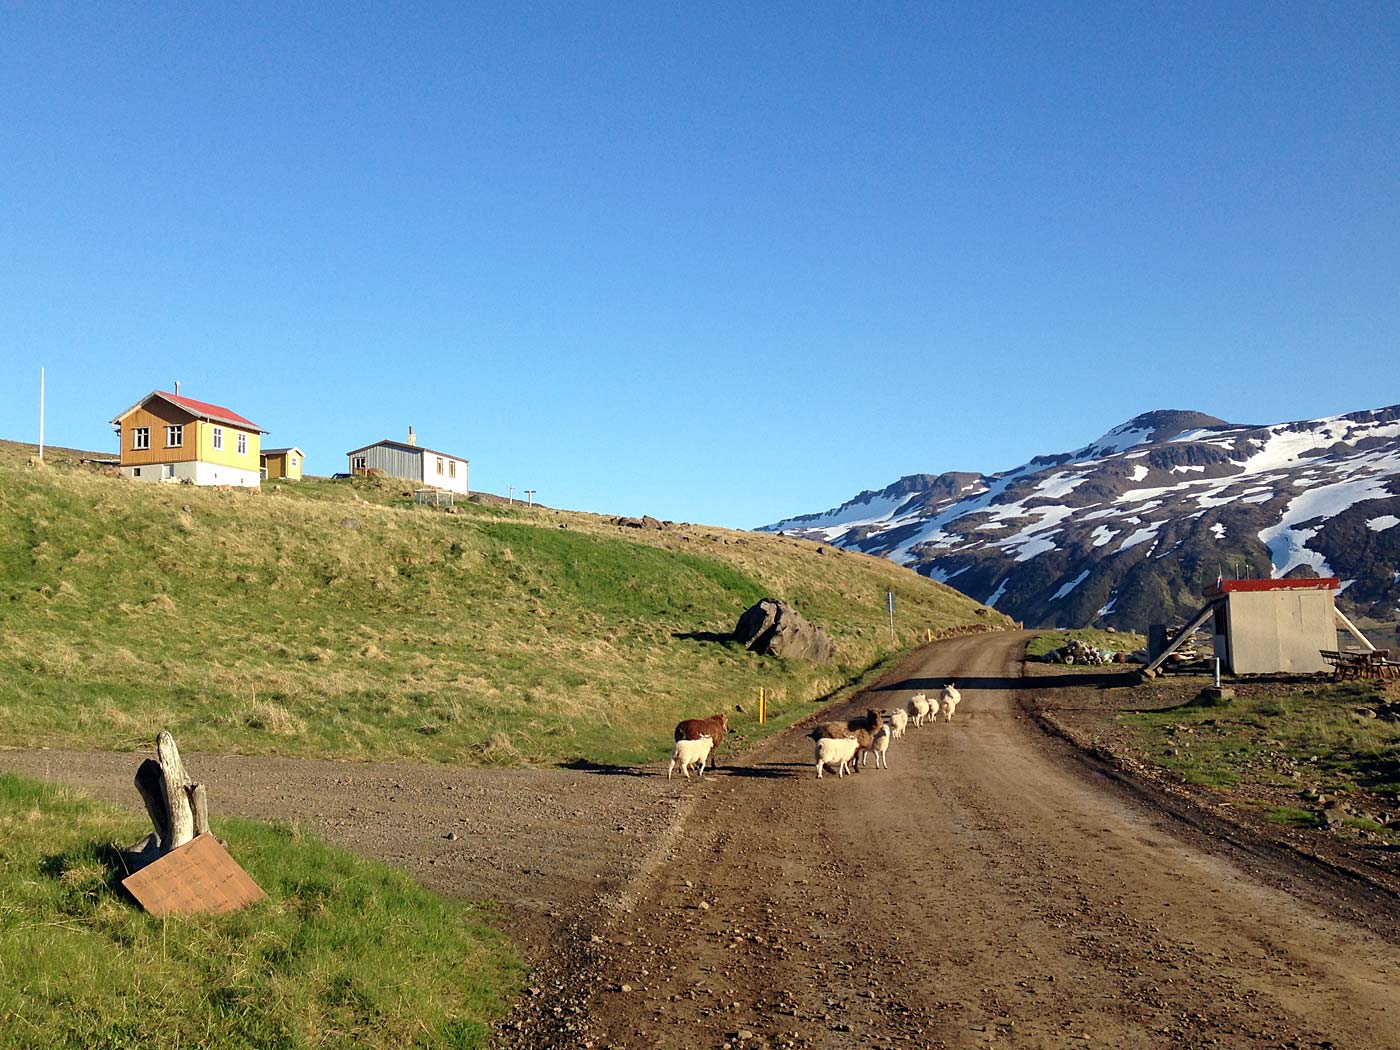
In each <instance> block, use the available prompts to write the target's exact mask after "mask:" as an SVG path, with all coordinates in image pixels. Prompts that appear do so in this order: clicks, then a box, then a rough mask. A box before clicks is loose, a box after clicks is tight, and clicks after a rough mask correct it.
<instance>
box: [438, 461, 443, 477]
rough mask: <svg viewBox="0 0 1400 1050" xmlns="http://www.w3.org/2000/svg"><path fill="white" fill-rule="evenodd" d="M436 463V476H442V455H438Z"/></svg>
mask: <svg viewBox="0 0 1400 1050" xmlns="http://www.w3.org/2000/svg"><path fill="white" fill-rule="evenodd" d="M437 464H438V476H439V477H441V476H442V457H441V456H438V461H437Z"/></svg>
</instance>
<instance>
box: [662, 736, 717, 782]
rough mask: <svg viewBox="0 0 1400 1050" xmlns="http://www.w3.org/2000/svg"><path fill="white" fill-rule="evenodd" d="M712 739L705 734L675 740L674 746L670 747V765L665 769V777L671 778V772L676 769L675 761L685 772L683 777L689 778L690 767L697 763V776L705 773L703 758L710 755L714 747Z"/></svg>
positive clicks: (702, 775)
mask: <svg viewBox="0 0 1400 1050" xmlns="http://www.w3.org/2000/svg"><path fill="white" fill-rule="evenodd" d="M714 743H715V742H714V741H713V740H711V739H710V738H709V737H707V736H701V737H696V738H695V739H694V740H677V741H676V746H675V747H673V748H671V765H670V766H669V767H667V769H666V779H667V780H670V779H671V774H672V773H674V772H675V771H676V763H677V762H679V763H680V766H681V772H682V773H684V774H685V779H686V780H689V779H690V767H691V766H692V765H696V764H698V765H699V766H700V773H699V776H701V777H704V775H705V759H707V758H709V757H710V751H711V749H712V748H713V747H714Z"/></svg>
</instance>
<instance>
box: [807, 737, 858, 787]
mask: <svg viewBox="0 0 1400 1050" xmlns="http://www.w3.org/2000/svg"><path fill="white" fill-rule="evenodd" d="M858 747H860V741H859V740H857V739H856V738H855V737H853V736H847V737H829V736H826V737H822V738H821V739H820V740H818V741H817V742H816V755H815V757H816V760H817V779H818V780H820V779H821V778H822V767H823V766H830V767H831V768H832V769H834V770H836V775H837V776H839V777H844V776H845V775H846V774H847V773H848V772H850V769H851V763H852V762H853V761H854V760H855V757H856V749H857V748H858Z"/></svg>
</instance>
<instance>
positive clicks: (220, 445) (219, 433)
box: [214, 427, 224, 452]
mask: <svg viewBox="0 0 1400 1050" xmlns="http://www.w3.org/2000/svg"><path fill="white" fill-rule="evenodd" d="M223 450H224V428H223V427H215V428H214V451H215V452H222V451H223Z"/></svg>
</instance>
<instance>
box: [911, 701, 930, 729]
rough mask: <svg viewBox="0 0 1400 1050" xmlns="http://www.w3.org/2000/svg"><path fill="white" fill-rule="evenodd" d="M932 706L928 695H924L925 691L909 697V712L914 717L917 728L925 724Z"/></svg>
mask: <svg viewBox="0 0 1400 1050" xmlns="http://www.w3.org/2000/svg"><path fill="white" fill-rule="evenodd" d="M932 706H933V705H932V704H930V703H929V702H928V697H926V696H924V694H923V693H915V694H914V695H913V696H911V697H910V698H909V714H911V715H912V716H913V717H914V726H915V728H918V727H920V726H922V725H923V724H924V719H925V718H927V717H928V716H929V709H930V708H931V707H932ZM935 713H936V712H935Z"/></svg>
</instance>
